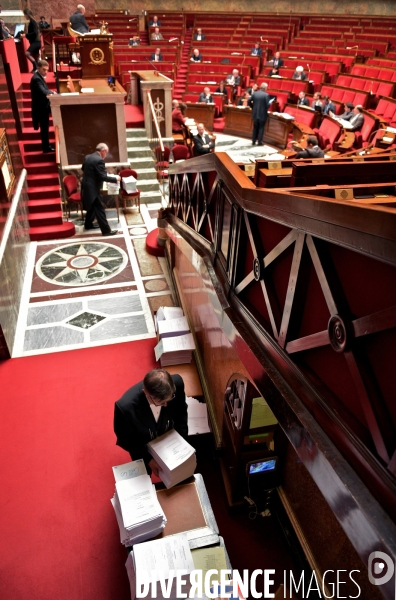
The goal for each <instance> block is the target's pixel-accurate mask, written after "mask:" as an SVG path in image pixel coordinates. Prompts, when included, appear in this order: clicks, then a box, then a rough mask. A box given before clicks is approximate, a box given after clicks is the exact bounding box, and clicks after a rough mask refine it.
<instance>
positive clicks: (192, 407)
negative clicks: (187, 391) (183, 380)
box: [186, 398, 210, 435]
mask: <svg viewBox="0 0 396 600" xmlns="http://www.w3.org/2000/svg"><path fill="white" fill-rule="evenodd" d="M186 403H187V407H188V435H197V434H201V433H210V429H209V424H208V409H207V406H206V404H205V403H204V402H199V401H198V400H196V399H195V398H186Z"/></svg>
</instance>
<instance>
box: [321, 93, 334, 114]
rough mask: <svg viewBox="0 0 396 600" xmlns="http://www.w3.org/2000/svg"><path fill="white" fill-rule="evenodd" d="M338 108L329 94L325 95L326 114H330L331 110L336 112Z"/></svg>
mask: <svg viewBox="0 0 396 600" xmlns="http://www.w3.org/2000/svg"><path fill="white" fill-rule="evenodd" d="M336 110H337V108H336V105H335V104H334V103H333V102H332V101H331V100H330V98H329V97H328V96H323V107H322V113H323V114H324V115H328V114H329V113H331V112H332V113H334V114H335V112H336Z"/></svg>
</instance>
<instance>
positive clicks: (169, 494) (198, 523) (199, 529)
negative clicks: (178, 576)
mask: <svg viewBox="0 0 396 600" xmlns="http://www.w3.org/2000/svg"><path fill="white" fill-rule="evenodd" d="M156 486H157V488H158V489H157V497H158V501H159V503H160V504H161V506H162V508H163V510H164V513H165V515H166V518H167V520H168V522H167V524H166V526H165V529H164V530H163V531H162V533H161V534H160V535H159V536H158V538H161V537H165V536H167V535H174V534H175V533H182V532H186V533H187V537H188V542H189V545H190V548H191V549H192V548H202V547H204V546H209V545H211V544H217V543H218V542H219V528H218V526H217V523H216V519H215V516H214V513H213V510H212V506H211V504H210V500H209V496H208V493H207V491H206V487H205V484H204V480H203V477H202V475H200V474H199V473H196V474H195V475H194V476H193V477H192V478H191V479H190V480H188V481H187V482H186V483H183V484H180V485H176V486H175V487H173V488H170V489H169V490H167V489H165V488H164V487H163V484H162V483H160V484H156Z"/></svg>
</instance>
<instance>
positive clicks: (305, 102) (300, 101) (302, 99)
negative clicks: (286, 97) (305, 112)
mask: <svg viewBox="0 0 396 600" xmlns="http://www.w3.org/2000/svg"><path fill="white" fill-rule="evenodd" d="M297 106H309V100H308V98H306V97H305V92H300V93H299V94H298V100H297Z"/></svg>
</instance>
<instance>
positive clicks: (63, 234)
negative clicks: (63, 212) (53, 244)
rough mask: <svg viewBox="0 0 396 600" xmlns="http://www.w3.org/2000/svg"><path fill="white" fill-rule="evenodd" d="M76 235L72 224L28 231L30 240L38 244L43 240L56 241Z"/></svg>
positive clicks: (34, 228)
mask: <svg viewBox="0 0 396 600" xmlns="http://www.w3.org/2000/svg"><path fill="white" fill-rule="evenodd" d="M75 233H76V228H75V227H74V223H69V222H67V223H62V225H51V226H50V227H31V228H30V229H29V235H30V240H31V241H32V242H39V241H43V240H58V239H63V238H68V237H72V236H73V235H74V234H75Z"/></svg>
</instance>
